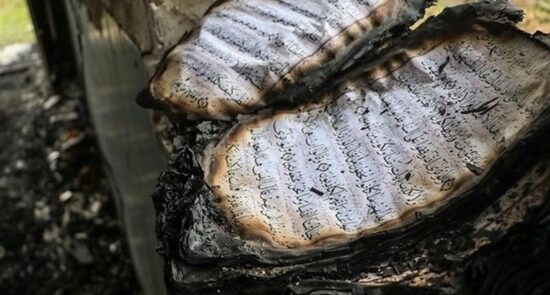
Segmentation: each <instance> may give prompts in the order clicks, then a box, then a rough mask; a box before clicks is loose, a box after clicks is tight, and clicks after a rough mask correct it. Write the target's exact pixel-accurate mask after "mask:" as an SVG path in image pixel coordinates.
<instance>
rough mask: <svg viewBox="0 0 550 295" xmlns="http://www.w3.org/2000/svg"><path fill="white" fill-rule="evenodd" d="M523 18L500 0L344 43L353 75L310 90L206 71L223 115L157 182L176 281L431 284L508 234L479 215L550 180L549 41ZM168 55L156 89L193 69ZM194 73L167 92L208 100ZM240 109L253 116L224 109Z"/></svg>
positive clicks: (171, 281)
mask: <svg viewBox="0 0 550 295" xmlns="http://www.w3.org/2000/svg"><path fill="white" fill-rule="evenodd" d="M266 2H269V1H266ZM230 3H233V2H230ZM243 3H245V2H240V1H236V2H235V3H234V4H227V5H244V4H243ZM277 3H286V2H284V1H279V2H277ZM353 3H363V2H362V1H355V2H353ZM281 5H282V4H281ZM285 5H286V4H285ZM220 7H221V6H220ZM262 7H263V6H262ZM250 9H252V8H250ZM277 9H279V8H277ZM277 9H275V8H273V9H272V11H276V10H277ZM237 10H238V11H239V13H242V12H243V11H247V10H243V9H242V8H239V9H237ZM237 10H236V11H237ZM216 12H219V13H221V14H223V13H224V12H223V10H216V9H214V10H212V12H211V13H214V14H215V15H218V13H216ZM359 12H360V11H358V13H359ZM228 13H229V14H232V13H235V12H233V11H232V10H231V9H229V12H228ZM331 13H334V12H331ZM241 17H242V18H243V19H246V18H247V17H248V16H246V17H245V16H241ZM238 19H240V18H238ZM519 20H521V12H519V11H517V10H515V9H513V8H511V7H509V6H508V5H507V4H504V3H501V2H484V3H477V4H470V5H462V6H457V7H453V8H448V9H446V10H445V11H444V12H442V13H441V14H440V15H439V16H437V17H432V18H430V19H428V20H427V21H426V22H425V23H423V24H422V25H420V26H419V27H418V28H417V29H415V30H413V31H412V32H407V33H405V34H404V36H401V37H399V38H396V35H392V36H390V35H389V34H388V35H385V36H386V37H385V38H382V37H381V36H382V34H378V35H377V37H376V38H375V39H376V40H377V42H378V46H376V47H370V48H369V50H367V51H365V52H363V53H362V54H360V55H355V54H352V55H347V54H342V55H341V57H342V58H343V59H342V60H339V61H338V63H339V64H340V65H341V66H338V67H334V68H333V69H338V72H337V73H338V74H337V75H335V74H336V72H335V73H331V74H330V75H325V76H323V75H318V76H317V77H326V78H327V79H326V80H325V81H324V82H323V83H319V84H316V85H314V86H315V87H313V88H315V89H314V90H312V91H310V92H309V94H307V95H310V96H311V97H303V98H299V97H296V98H293V99H292V100H293V102H294V103H293V104H286V105H281V104H278V103H275V102H276V100H273V101H270V100H269V99H266V98H267V97H269V96H262V95H255V96H254V97H255V98H254V99H252V100H247V104H246V107H242V108H241V107H236V108H233V107H229V106H227V105H226V102H227V101H228V100H231V101H232V102H231V103H235V101H233V100H234V99H236V98H234V97H232V96H230V97H226V98H224V97H221V96H215V95H214V93H211V92H209V93H206V92H208V91H210V90H211V88H209V87H207V85H206V84H204V83H203V84H201V83H199V84H197V85H202V86H201V87H202V90H204V91H206V92H205V93H203V94H204V95H207V97H208V100H209V102H212V103H213V104H208V105H209V106H212V108H210V107H207V108H206V109H204V110H203V111H204V113H203V114H202V115H198V117H209V118H210V119H223V120H222V121H216V120H214V121H196V122H189V121H187V122H185V123H184V124H183V125H182V126H181V128H180V129H181V130H180V132H181V136H179V137H178V138H177V139H176V143H175V150H174V154H173V158H172V161H171V164H170V167H169V168H168V170H167V171H166V172H165V173H163V174H162V176H161V177H160V179H159V185H158V187H157V189H156V191H155V193H154V201H155V206H156V209H157V235H158V238H159V240H160V248H159V251H160V253H161V254H162V255H163V257H164V259H165V261H166V278H167V283H168V285H169V287H170V288H171V289H172V291H173V292H175V293H177V292H185V291H193V292H215V291H216V290H221V288H223V290H224V292H226V293H227V292H229V293H231V292H233V293H246V292H250V293H254V292H259V291H261V290H269V289H277V290H279V291H281V292H291V293H297V294H308V293H311V292H315V291H319V292H322V291H323V290H325V291H326V290H332V291H337V290H340V291H341V292H344V293H345V292H347V291H346V290H348V291H349V290H351V291H349V292H352V291H353V290H357V288H359V289H361V288H364V289H368V288H381V290H382V291H383V290H384V288H389V289H386V290H390V292H392V290H393V291H396V290H398V291H397V292H401V291H402V292H408V291H407V289H401V288H403V287H404V285H408V286H410V288H425V287H428V286H430V285H431V284H430V282H429V278H430V276H429V275H426V274H427V273H428V274H431V275H432V276H431V278H433V277H434V276H436V277H437V275H438V274H439V275H440V277H443V276H445V274H448V273H447V271H450V270H449V265H448V264H447V265H446V266H445V265H443V266H441V265H439V271H434V270H435V269H436V267H435V266H434V265H435V264H437V263H436V262H437V261H439V260H440V259H441V257H454V256H453V255H456V253H462V254H461V255H464V257H468V255H471V254H472V253H475V252H476V250H477V249H478V248H480V247H481V246H483V245H487V244H490V243H491V239H492V238H494V237H495V235H487V236H483V233H484V232H483V233H481V234H480V230H479V228H480V227H482V228H485V229H487V228H490V226H489V225H488V224H490V223H491V222H494V221H495V220H498V218H495V216H502V214H504V211H503V210H504V209H503V208H504V207H506V206H500V207H499V208H495V206H494V205H495V204H496V203H499V204H509V203H506V202H507V201H506V200H508V199H511V197H510V195H514V196H516V197H517V196H520V197H519V198H517V199H516V201H518V202H520V201H521V200H531V199H534V200H536V201H532V202H527V203H525V204H527V205H525V206H526V207H531V206H534V205H536V204H540V202H541V200H543V199H544V198H545V193H542V194H541V193H539V194H534V193H533V192H532V191H531V190H528V189H520V188H525V187H530V186H532V185H534V184H537V185H538V186H539V187H540V189H541V191H543V192H548V191H549V187H548V184H549V180H550V175H549V173H548V169H547V168H546V167H547V165H548V160H549V159H548V152H547V151H548V150H549V148H550V140H549V139H548V136H547V134H548V130H549V129H548V128H549V127H550V125H549V124H550V97H549V96H550V83H549V81H550V45H549V42H548V37H547V36H546V35H544V34H542V33H537V34H535V35H530V34H528V33H525V32H523V31H521V30H519V29H518V28H517V27H516V26H515V23H516V22H517V21H519ZM206 22H207V21H205V23H206ZM222 31H223V30H222ZM220 34H222V33H220ZM362 34H369V33H365V32H363V33H362ZM371 37H372V35H371ZM323 38H328V37H323ZM199 39H200V38H199ZM199 39H194V40H195V41H196V40H199ZM365 40H367V38H366V39H365ZM195 41H191V43H193V42H195ZM184 42H187V41H184ZM196 42H198V41H196ZM196 42H195V43H194V44H196ZM365 42H366V43H369V42H368V41H365ZM384 42H385V43H384ZM366 43H365V44H366ZM344 47H345V46H343V45H340V46H339V47H338V48H344ZM184 48H187V49H184ZM308 48H309V47H308ZM178 50H179V52H180V53H181V52H182V51H185V50H189V49H188V47H181V48H180V49H178V47H176V49H175V52H178ZM193 50H197V48H194V49H193ZM342 50H344V51H345V50H346V49H342ZM174 54H176V53H174ZM177 54H179V53H177ZM201 54H202V53H201ZM204 54H209V53H204ZM338 55H339V54H336V56H338ZM282 57H284V58H287V56H284V55H283V56H282ZM241 58H243V59H246V58H244V57H241ZM167 59H168V62H167V63H168V64H166V67H164V68H163V70H164V72H163V71H162V70H161V71H160V72H159V73H164V74H160V76H157V78H156V79H153V81H152V84H151V90H152V91H153V96H154V97H158V96H157V94H155V93H154V92H155V91H156V90H157V89H159V88H157V87H158V86H159V85H160V84H158V83H159V80H158V79H159V78H158V77H163V76H164V77H165V78H166V71H170V72H172V73H175V72H178V74H177V75H175V76H174V77H184V76H185V75H187V74H185V75H183V76H182V74H181V73H183V72H185V71H189V65H188V64H186V63H181V62H180V63H178V65H179V67H176V64H174V61H170V60H171V59H172V56H171V55H170V54H169V55H168V56H167ZM344 59H345V60H344ZM182 60H184V59H182ZM289 60H292V59H289ZM277 61H285V60H284V59H283V60H280V59H277ZM327 61H328V60H327V59H320V60H319V61H316V62H315V63H316V64H317V63H324V62H327ZM203 62H206V61H203ZM329 62H330V61H329ZM171 63H172V64H171ZM307 67H308V69H307V70H305V71H306V72H307V71H312V72H315V71H323V70H324V69H326V68H324V67H323V66H322V65H321V66H317V65H316V66H312V67H310V64H308V66H307ZM315 67H317V69H314V68H315ZM201 68H203V69H204V68H205V67H201ZM169 69H170V70H169ZM219 69H220V73H222V72H224V71H227V70H228V69H227V68H224V67H220V68H219ZM291 72H292V71H291ZM298 72H300V71H298ZM298 72H297V73H298ZM289 73H290V72H289ZM195 74H196V72H195ZM225 74H227V75H229V73H227V72H226V73H225ZM204 75H206V76H209V77H213V76H215V74H213V73H210V74H208V73H204ZM290 75H293V74H290ZM236 76H237V77H239V78H238V79H237V78H235V82H236V83H241V82H242V83H243V84H244V85H248V84H246V83H244V82H243V81H240V80H239V79H241V78H242V76H241V75H236ZM268 77H269V81H272V82H273V81H278V79H279V78H281V77H279V76H273V75H272V74H269V75H268ZM304 77H305V76H304ZM203 78H204V79H206V78H205V77H202V76H201V77H194V78H192V79H190V80H189V83H198V82H197V79H203ZM161 79H164V78H161ZM170 79H171V78H170ZM178 79H179V78H178ZM178 79H176V80H178ZM266 79H267V78H266ZM295 80H296V79H294V78H292V79H289V80H288V81H295ZM173 81H175V80H173ZM178 81H179V82H181V81H180V80H178ZM239 81H240V82H239ZM266 81H267V80H266ZM179 82H174V83H175V84H170V83H168V84H162V85H163V86H162V89H163V90H162V91H163V92H164V93H170V95H168V96H167V97H171V98H170V99H172V98H173V99H174V100H173V101H172V102H175V101H176V100H177V101H178V103H175V104H176V105H178V106H181V109H180V111H182V112H189V114H192V116H195V115H197V113H196V111H197V110H198V109H197V108H195V107H192V106H191V104H188V103H187V102H181V101H182V100H186V99H189V97H187V96H181V95H182V93H183V92H181V91H182V88H181V87H180V86H181V84H180V83H179ZM272 85H275V84H272ZM193 87H197V86H193ZM256 90H257V89H256ZM256 94H258V93H256ZM304 95H306V94H305V92H304ZM291 96H292V95H291ZM279 97H280V96H279ZM164 99H166V97H165V98H164ZM237 100H238V99H237ZM214 101H216V102H215V103H214ZM180 103H181V104H180ZM249 103H250V104H249ZM243 106H244V105H243ZM221 109H223V111H221ZM217 112H220V113H219V114H218V113H217ZM235 114H246V115H240V116H238V117H236V118H235V119H233V120H230V121H229V122H226V121H225V119H227V118H228V116H229V117H231V116H233V115H235ZM203 115H204V116H203ZM527 183H529V184H527ZM514 192H515V193H514ZM530 198H531V199H530ZM508 201H509V200H508ZM516 201H510V202H512V203H513V204H516V203H514V202H516ZM507 206H512V205H507ZM525 210H527V209H525ZM510 218H511V219H512V220H514V222H516V221H517V222H519V221H520V220H521V219H522V216H520V217H515V218H516V219H514V218H512V217H510ZM514 222H512V223H514ZM501 231H502V232H504V231H506V229H501ZM476 235H481V236H483V238H484V239H485V240H484V241H485V242H483V243H482V242H478V241H476V237H477V236H476ZM481 240H483V239H482V238H479V241H481ZM487 241H488V242H487ZM422 245H423V246H422ZM429 245H431V246H430V247H429V249H428V250H427V248H426V247H427V246H429ZM426 269H427V272H423V270H426ZM442 281H445V280H444V279H441V280H440V281H439V282H442ZM422 282H423V283H422ZM375 283H376V284H375ZM398 283H400V284H398ZM395 288H397V289H395ZM409 291H410V290H409ZM424 291H426V292H428V291H429V290H424Z"/></svg>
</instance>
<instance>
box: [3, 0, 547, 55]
mask: <svg viewBox="0 0 550 295" xmlns="http://www.w3.org/2000/svg"><path fill="white" fill-rule="evenodd" d="M56 1H58V0H56ZM465 2H474V1H473V0H439V1H438V2H437V4H436V5H435V6H433V7H431V8H430V9H429V10H428V12H427V16H429V15H434V14H437V13H439V12H441V10H443V8H444V7H445V6H452V5H456V4H461V3H465ZM512 2H513V3H514V4H515V5H516V6H517V7H518V8H520V9H523V10H524V11H525V12H526V17H525V20H524V21H523V22H522V23H520V25H519V26H520V27H521V28H522V29H524V30H526V31H529V32H534V31H536V30H541V31H543V32H547V33H548V32H550V0H512ZM34 40H35V35H34V31H33V29H32V24H31V19H30V16H29V12H28V10H27V6H26V1H25V0H0V47H2V46H5V45H8V44H11V43H18V42H33V41H34Z"/></svg>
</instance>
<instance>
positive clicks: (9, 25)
mask: <svg viewBox="0 0 550 295" xmlns="http://www.w3.org/2000/svg"><path fill="white" fill-rule="evenodd" d="M34 40H35V36H34V31H33V29H32V22H31V18H30V16H29V11H28V9H27V3H26V2H25V0H0V47H1V46H5V45H8V44H12V43H18V42H33V41H34Z"/></svg>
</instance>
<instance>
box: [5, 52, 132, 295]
mask: <svg viewBox="0 0 550 295" xmlns="http://www.w3.org/2000/svg"><path fill="white" fill-rule="evenodd" d="M0 127H1V128H0V143H1V144H2V147H1V148H0V293H1V294H125V293H136V292H139V289H138V283H137V281H136V278H135V276H134V271H133V268H132V264H131V259H130V257H129V252H128V249H127V246H126V241H125V236H124V233H123V230H122V225H121V223H120V222H119V220H118V218H117V209H116V208H117V206H116V203H115V201H114V200H113V194H112V193H111V188H110V186H109V183H108V182H107V180H106V177H105V175H104V173H103V171H102V167H101V164H100V163H101V161H100V160H101V159H100V156H99V151H98V148H97V145H96V142H95V138H94V134H93V130H92V127H91V124H90V122H89V120H88V116H87V111H86V108H85V103H84V98H83V93H82V91H81V89H80V88H79V87H78V86H77V85H76V84H70V83H69V84H67V85H65V86H64V87H63V91H62V93H54V92H52V90H51V89H50V88H49V86H48V80H47V77H46V74H45V71H44V69H43V67H42V65H41V62H40V59H39V57H38V54H37V53H36V49H34V48H33V47H32V46H30V45H17V46H10V47H7V48H4V49H1V48H0Z"/></svg>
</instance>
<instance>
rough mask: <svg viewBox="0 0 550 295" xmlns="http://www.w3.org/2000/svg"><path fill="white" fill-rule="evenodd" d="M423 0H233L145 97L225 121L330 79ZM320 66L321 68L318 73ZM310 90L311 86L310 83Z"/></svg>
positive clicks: (409, 18) (188, 42)
mask: <svg viewBox="0 0 550 295" xmlns="http://www.w3.org/2000/svg"><path fill="white" fill-rule="evenodd" d="M425 4H426V1H423V0H407V1H405V0H341V1H327V0H323V1H313V0H307V1H291V0H252V1H250V0H246V1H244V0H231V1H224V2H223V3H222V4H220V5H219V6H216V7H214V8H213V9H211V11H210V12H209V13H208V14H207V15H206V16H205V17H204V19H203V21H202V23H201V26H200V27H199V28H198V29H197V30H195V31H194V32H193V33H192V34H191V35H190V36H189V37H188V38H186V39H185V40H184V41H183V42H182V43H181V44H179V45H177V46H176V47H175V48H174V49H172V50H171V51H170V52H169V53H168V55H167V56H166V57H165V60H164V62H163V63H162V65H161V67H160V68H159V71H158V73H157V75H156V76H155V77H154V78H153V79H152V81H151V84H150V87H149V90H150V93H151V95H152V97H150V98H149V99H150V100H151V101H150V102H142V104H145V105H147V104H149V105H155V104H156V105H160V106H162V107H163V108H165V109H170V110H172V111H173V112H176V113H180V114H182V115H184V116H186V117H187V118H189V119H224V120H227V119H230V118H231V117H232V116H235V115H238V114H241V113H250V112H253V111H256V110H258V109H260V108H263V107H265V106H269V105H271V104H273V103H275V102H276V100H283V101H284V100H288V97H285V96H284V95H283V96H281V95H278V94H280V93H282V92H284V91H285V90H287V89H288V88H290V87H291V86H295V85H296V84H297V83H298V82H299V81H301V80H302V78H304V77H308V76H310V75H320V76H323V77H325V76H330V75H332V74H333V73H334V72H335V71H336V70H337V69H338V68H339V67H340V66H341V63H342V62H343V61H345V60H347V59H348V58H349V57H350V56H357V55H361V54H362V53H363V52H365V51H368V48H370V47H372V46H373V44H374V42H375V41H376V40H377V39H380V38H382V37H384V38H387V36H386V35H393V34H396V35H398V34H399V33H400V32H402V31H403V27H407V26H409V25H411V24H412V23H413V22H414V21H416V20H417V19H418V18H419V17H420V16H421V15H422V14H423V11H424V6H425ZM321 68H323V69H322V70H321ZM309 86H310V87H311V85H309Z"/></svg>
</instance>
